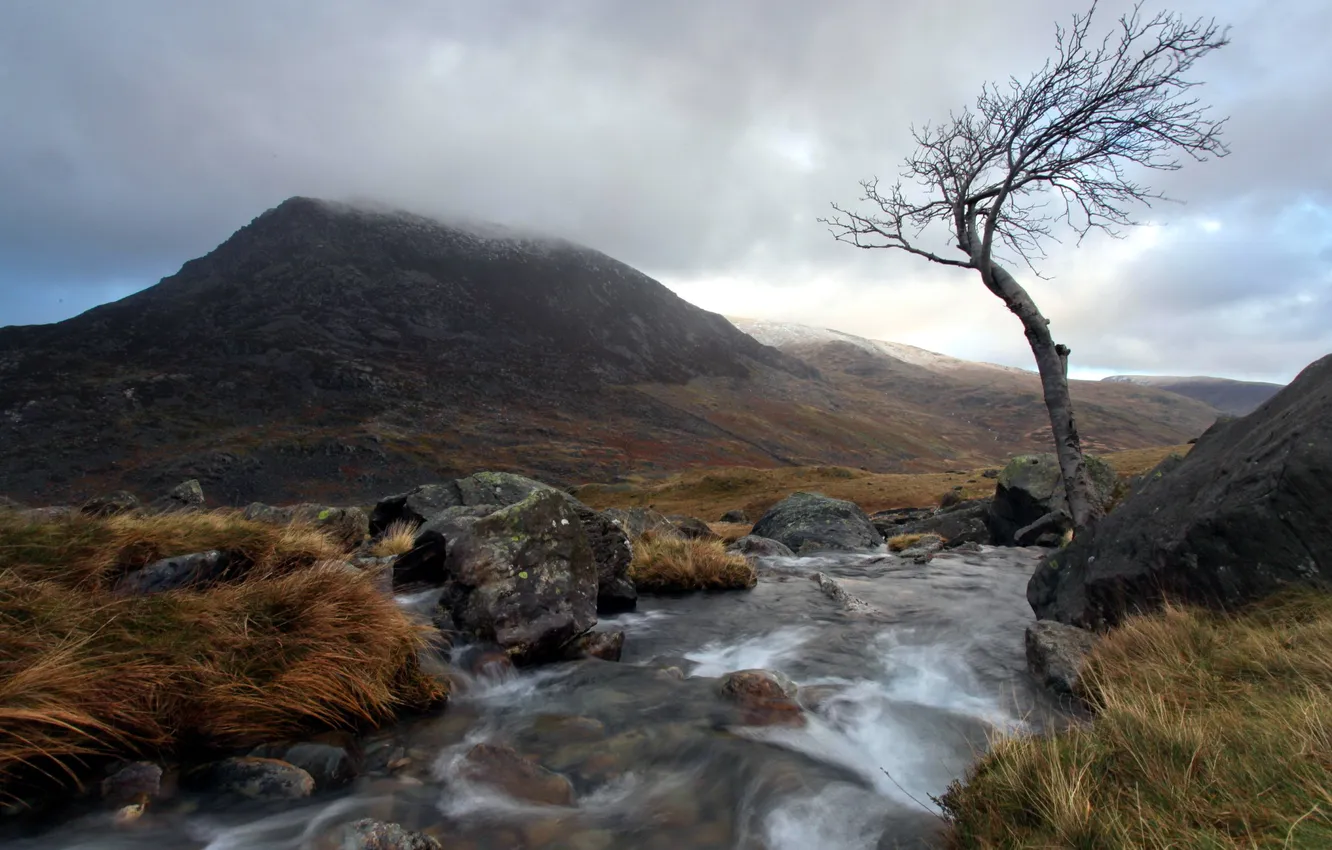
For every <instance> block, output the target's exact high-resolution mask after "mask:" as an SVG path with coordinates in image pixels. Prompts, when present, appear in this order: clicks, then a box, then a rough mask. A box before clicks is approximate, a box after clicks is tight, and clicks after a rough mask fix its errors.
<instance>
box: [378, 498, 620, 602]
mask: <svg viewBox="0 0 1332 850" xmlns="http://www.w3.org/2000/svg"><path fill="white" fill-rule="evenodd" d="M535 493H554V494H556V495H558V496H559V497H560V498H562V499H564V500H565V501H567V502H568V503H569V504H570V505H571V506H572V507H573V509H574V511H575V512H576V513H577V514H578V519H579V522H580V523H581V524H582V527H583V530H584V531H585V533H586V534H587V539H588V545H590V546H591V548H592V558H593V560H594V561H595V562H596V565H597V587H598V592H597V600H598V606H597V607H598V611H599V612H600V613H602V614H614V613H618V612H622V611H632V610H633V609H634V608H635V606H636V605H637V604H638V593H637V591H636V590H635V589H634V585H633V582H631V581H630V580H629V578H628V575H627V574H628V571H629V563H630V561H632V560H633V550H632V548H631V547H630V544H629V536H628V534H627V533H626V532H625V530H624V528H623V527H621V526H620V525H619V524H617V523H616V522H614V521H613V519H612V518H611V517H610V516H607V515H606V514H603V513H601V512H599V511H595V510H593V509H592V508H590V507H588V506H587V505H585V504H583V503H582V502H580V501H578V500H577V499H575V498H574V497H573V496H570V495H569V494H568V493H565V492H564V491H563V490H558V489H556V488H554V487H552V486H550V485H549V484H545V483H543V482H541V481H537V480H536V479H534V478H527V477H526V476H522V475H517V474H514V473H512V472H478V473H476V474H474V475H469V476H467V477H466V478H458V479H455V480H453V481H450V482H447V483H445V484H426V485H422V486H420V487H417V488H416V489H414V490H411V491H409V492H408V493H403V494H400V495H397V496H390V497H389V498H387V499H383V500H381V501H380V502H379V504H378V505H376V506H375V510H374V515H373V518H372V519H371V522H370V528H371V532H372V533H376V534H378V533H381V532H382V531H383V530H384V529H386V528H387V527H388V526H389V525H390V524H391V523H392V522H394V521H396V520H405V521H408V522H415V523H418V524H420V525H421V531H420V532H418V535H417V540H418V543H420V542H422V538H423V536H427V537H428V536H430V535H429V534H428V532H429V531H430V530H431V529H432V528H435V530H436V531H438V532H440V533H442V534H443V535H444V536H445V537H447V536H448V533H447V531H446V527H447V528H451V529H453V530H454V532H455V534H456V529H457V526H459V525H460V523H459V520H460V519H464V520H465V519H466V518H467V517H469V516H476V513H475V512H476V511H477V510H479V509H480V508H483V507H485V506H497V507H500V508H503V507H508V506H510V505H515V504H517V503H519V502H521V501H523V500H525V499H527V498H528V497H529V496H531V495H533V494H535ZM461 524H462V525H467V524H468V523H466V522H463V523H461ZM441 551H442V550H441ZM414 560H415V561H420V560H422V559H421V558H417V559H414ZM424 572H429V570H428V569H426V570H425V571H424Z"/></svg>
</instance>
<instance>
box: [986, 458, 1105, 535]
mask: <svg viewBox="0 0 1332 850" xmlns="http://www.w3.org/2000/svg"><path fill="white" fill-rule="evenodd" d="M1087 468H1088V470H1089V471H1090V472H1091V478H1092V484H1093V485H1094V488H1095V491H1096V492H1095V498H1096V499H1097V500H1098V501H1099V502H1100V504H1101V506H1102V507H1105V506H1106V505H1107V504H1109V501H1110V496H1111V494H1112V493H1113V492H1114V489H1115V471H1114V470H1113V469H1111V468H1110V465H1109V464H1107V463H1106V462H1105V461H1103V460H1101V459H1100V458H1096V457H1092V456H1090V455H1088V456H1087ZM1052 513H1056V514H1064V515H1065V516H1067V514H1068V498H1067V497H1066V496H1065V494H1064V479H1063V477H1062V475H1061V473H1060V471H1059V459H1058V458H1057V457H1055V455H1054V454H1053V453H1048V454H1031V455H1019V456H1018V457H1015V458H1013V459H1012V460H1010V461H1009V462H1008V465H1007V466H1005V467H1004V468H1003V470H1002V471H1001V472H1000V473H999V479H998V483H997V484H996V485H995V488H994V499H993V500H992V501H991V502H990V510H989V513H988V514H987V516H986V524H987V525H989V528H990V537H991V539H992V541H993V542H994V543H995V545H998V546H1014V545H1017V533H1018V531H1020V530H1022V529H1024V528H1027V527H1028V526H1031V525H1032V524H1033V523H1036V522H1037V521H1038V520H1042V518H1044V517H1046V515H1048V514H1052ZM1042 531H1043V532H1048V535H1049V536H1048V537H1047V538H1046V539H1045V540H1042V541H1039V542H1043V543H1049V544H1051V545H1057V544H1058V543H1059V540H1060V537H1061V536H1062V535H1063V531H1064V529H1062V528H1061V529H1055V528H1053V527H1051V528H1048V529H1043V530H1042ZM1027 542H1028V543H1035V542H1038V541H1037V540H1036V539H1031V540H1028V541H1027Z"/></svg>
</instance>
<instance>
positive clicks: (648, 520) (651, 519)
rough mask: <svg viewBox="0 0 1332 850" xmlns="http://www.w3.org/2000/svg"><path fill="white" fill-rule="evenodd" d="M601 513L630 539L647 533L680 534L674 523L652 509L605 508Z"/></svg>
mask: <svg viewBox="0 0 1332 850" xmlns="http://www.w3.org/2000/svg"><path fill="white" fill-rule="evenodd" d="M603 513H605V514H606V516H608V517H610V518H611V521H612V522H614V523H615V524H616V525H618V526H620V527H621V528H623V529H624V531H625V533H626V534H628V535H629V536H631V537H642V536H643V535H644V534H646V533H648V532H652V533H653V534H672V535H679V533H680V531H679V529H677V528H676V527H675V523H673V522H671V521H670V520H669V519H667V518H666V516H665V515H664V514H661V513H659V512H657V511H654V510H653V509H652V508H637V507H636V508H607V509H606V510H605V511H603Z"/></svg>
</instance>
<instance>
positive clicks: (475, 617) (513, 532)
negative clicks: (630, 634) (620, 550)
mask: <svg viewBox="0 0 1332 850" xmlns="http://www.w3.org/2000/svg"><path fill="white" fill-rule="evenodd" d="M443 573H444V577H445V578H446V580H447V584H446V587H445V593H444V597H443V598H442V599H441V603H440V604H441V605H442V606H444V607H445V608H447V609H448V611H449V613H450V615H451V616H452V618H453V622H454V623H456V624H457V626H458V628H459V629H461V630H462V631H464V632H467V633H470V634H472V635H473V636H475V637H477V638H480V639H482V640H487V641H494V642H495V643H497V644H499V645H500V646H501V647H503V648H504V649H505V651H507V652H508V653H509V654H510V655H512V656H513V657H514V660H515V661H518V662H520V663H522V662H536V661H543V660H548V659H550V658H554V657H558V655H559V654H560V651H561V650H562V648H563V647H564V645H565V644H567V643H568V642H569V641H571V640H572V639H574V638H575V637H577V636H579V635H581V634H582V633H584V632H586V631H587V630H588V629H590V628H592V626H594V625H596V622H597V567H596V564H595V563H594V562H593V560H592V549H591V547H590V546H589V545H588V541H587V533H586V532H585V531H584V530H583V525H582V522H581V521H580V520H579V518H578V513H577V511H576V510H575V509H574V507H573V505H572V504H571V501H570V499H569V498H567V497H566V496H565V495H564V494H562V493H560V492H558V491H553V490H550V491H541V492H536V493H533V494H532V495H530V496H528V497H527V498H526V499H524V500H523V501H521V502H519V503H518V504H516V505H512V506H510V507H507V508H502V509H501V510H498V511H495V512H494V513H492V514H490V515H489V516H486V517H483V518H481V519H478V520H476V521H475V522H474V523H472V524H471V527H470V528H468V529H466V530H465V532H464V533H461V534H458V535H457V536H455V538H454V539H452V540H450V541H448V543H447V545H446V547H445V564H444V570H443Z"/></svg>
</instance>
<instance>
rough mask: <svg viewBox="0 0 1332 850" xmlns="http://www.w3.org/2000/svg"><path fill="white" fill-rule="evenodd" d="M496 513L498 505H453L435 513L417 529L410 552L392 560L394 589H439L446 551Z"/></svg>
mask: <svg viewBox="0 0 1332 850" xmlns="http://www.w3.org/2000/svg"><path fill="white" fill-rule="evenodd" d="M497 510H499V506H497V505H473V506H466V505H455V506H453V507H450V508H445V509H444V510H442V511H440V512H439V513H437V514H435V516H434V517H433V518H432V519H431V520H430V521H429V522H427V523H425V524H424V525H422V526H421V527H420V528H418V529H417V530H416V537H415V539H414V540H413V542H412V548H411V550H410V551H408V552H404V553H403V554H401V555H399V556H398V557H397V558H396V559H394V561H393V586H394V587H395V588H415V587H420V586H422V585H427V586H433V587H438V586H440V585H443V584H446V583H448V581H449V574H448V552H449V548H450V547H451V546H454V545H456V543H457V541H459V540H461V539H463V538H464V537H466V536H467V535H468V534H470V533H471V528H472V526H473V525H476V523H477V522H478V521H479V520H481V519H483V518H484V517H487V516H490V515H491V514H493V513H494V512H495V511H497Z"/></svg>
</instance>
